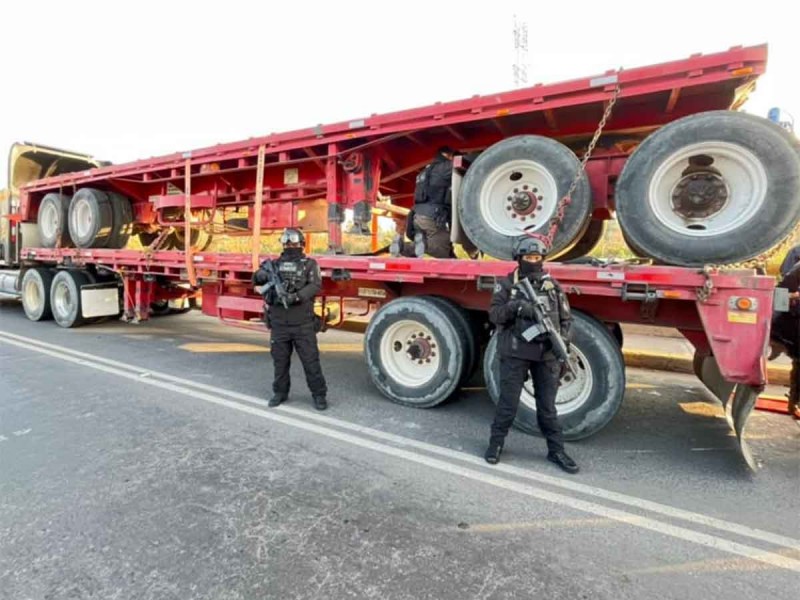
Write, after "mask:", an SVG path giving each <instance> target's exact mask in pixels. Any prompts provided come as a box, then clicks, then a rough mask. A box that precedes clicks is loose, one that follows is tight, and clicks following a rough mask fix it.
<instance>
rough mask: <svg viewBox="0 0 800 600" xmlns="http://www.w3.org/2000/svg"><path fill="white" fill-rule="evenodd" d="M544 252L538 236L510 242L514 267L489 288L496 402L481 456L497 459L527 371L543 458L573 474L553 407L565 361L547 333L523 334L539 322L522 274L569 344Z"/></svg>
mask: <svg viewBox="0 0 800 600" xmlns="http://www.w3.org/2000/svg"><path fill="white" fill-rule="evenodd" d="M546 254H547V247H546V246H545V244H544V243H543V242H542V241H541V240H539V239H536V238H532V237H523V238H520V239H519V240H517V242H516V244H515V247H514V259H515V260H516V261H517V263H518V265H519V267H518V269H516V270H514V271H513V272H512V273H510V274H509V276H508V277H506V278H504V279H501V280H500V281H499V282H498V283H497V284H496V285H495V288H494V295H493V296H492V305H491V308H490V309H489V319H490V320H491V321H492V323H494V324H495V325H497V327H498V332H497V335H498V336H499V337H498V340H497V341H498V344H497V349H498V352H499V354H500V401H499V402H498V403H497V409H496V412H495V417H494V423H492V430H491V437H490V438H489V447H488V448H487V450H486V454H485V456H484V458H485V459H486V462H488V463H490V464H496V463H497V462H499V460H500V454H501V452H502V451H503V442H504V441H505V438H506V435H507V434H508V430H509V428H510V427H511V424H512V423H513V422H514V417H516V415H517V407H518V406H519V397H520V394H521V393H522V386H523V385H524V383H525V378H526V377H527V375H528V373H530V375H531V377H532V378H533V387H534V394H535V396H536V418H537V420H538V422H539V429H540V430H541V432H542V435H544V437H545V438H546V439H547V450H548V452H547V458H548V460H550V461H552V462H554V463H555V464H557V465H558V466H559V467H561V469H563V470H564V471H566V472H567V473H577V472H578V465H577V464H576V463H575V461H574V460H572V459H571V458H570V457H569V456H568V455H567V453H566V452H565V451H564V439H563V436H562V434H561V426H560V424H559V422H558V413H557V412H556V394H557V393H558V386H559V382H560V380H561V376H562V375H563V373H564V371H565V370H566V364H565V363H559V361H558V360H557V359H556V356H555V355H554V354H553V352H552V344H551V341H550V338H549V336H548V334H547V333H540V334H538V335H536V336H535V337H533V338H532V339H531V341H529V342H528V341H525V338H524V337H523V333H524V332H528V331H530V330H531V327H533V326H535V325H543V323H537V320H536V311H535V310H534V305H533V303H532V302H531V301H530V299H529V298H528V297H527V296H526V294H525V293H524V291H523V290H524V288H523V289H521V285H520V281H521V280H522V278H527V279H528V280H529V281H530V283H531V285H532V287H533V289H534V290H535V291H536V294H537V295H538V296H540V297H541V298H542V300H543V306H542V309H543V316H544V318H545V319H546V318H547V317H549V320H550V322H551V323H552V324H553V326H554V327H555V328H556V329H558V330H559V331H558V333H560V335H561V337H562V339H563V340H564V342H565V344H567V348H569V333H570V328H571V325H572V316H571V314H570V308H569V302H568V301H567V296H566V294H564V292H563V291H562V289H561V286H559V285H558V283H557V282H556V281H555V280H554V279H552V278H551V277H550V275H548V274H547V273H545V272H544V270H543V268H542V267H543V265H542V261H543V260H544V257H545V256H546Z"/></svg>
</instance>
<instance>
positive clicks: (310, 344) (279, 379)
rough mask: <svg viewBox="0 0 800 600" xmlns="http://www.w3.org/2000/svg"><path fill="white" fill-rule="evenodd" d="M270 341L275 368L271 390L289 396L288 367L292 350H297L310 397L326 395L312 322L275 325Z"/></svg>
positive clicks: (326, 390) (326, 388)
mask: <svg viewBox="0 0 800 600" xmlns="http://www.w3.org/2000/svg"><path fill="white" fill-rule="evenodd" d="M269 344H270V352H271V353H272V364H273V367H274V371H275V372H274V379H273V381H272V391H273V392H274V393H275V394H276V395H280V396H288V395H289V387H290V386H291V380H290V377H289V368H290V367H291V364H292V350H297V355H298V356H299V357H300V362H301V363H302V364H303V370H304V371H305V374H306V383H307V384H308V389H310V390H311V394H312V395H313V396H325V395H326V394H327V392H328V386H327V384H326V383H325V376H324V375H323V374H322V365H321V364H320V362H319V347H318V346H317V332H316V329H315V328H314V323H313V322H309V323H303V324H301V325H274V326H273V327H272V334H271V336H270V340H269Z"/></svg>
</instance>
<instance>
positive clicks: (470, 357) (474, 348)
mask: <svg viewBox="0 0 800 600" xmlns="http://www.w3.org/2000/svg"><path fill="white" fill-rule="evenodd" d="M426 299H428V300H430V301H431V302H434V303H436V304H437V305H439V306H440V307H441V308H442V310H445V311H447V313H448V315H449V318H450V320H451V321H452V322H453V323H454V324H455V325H456V327H458V329H459V334H460V337H461V339H462V340H463V342H464V353H463V354H464V372H463V373H462V374H461V381H459V384H462V385H463V384H464V383H466V382H467V380H468V379H469V378H470V377H472V374H473V373H474V372H475V368H476V367H477V366H478V359H479V358H480V355H481V349H480V346H479V345H478V340H477V337H476V336H475V328H474V326H473V324H472V322H471V321H470V318H469V313H467V311H466V310H465V309H463V308H462V307H461V306H459V305H458V304H456V303H455V302H453V301H452V300H449V299H448V298H442V297H441V296H426Z"/></svg>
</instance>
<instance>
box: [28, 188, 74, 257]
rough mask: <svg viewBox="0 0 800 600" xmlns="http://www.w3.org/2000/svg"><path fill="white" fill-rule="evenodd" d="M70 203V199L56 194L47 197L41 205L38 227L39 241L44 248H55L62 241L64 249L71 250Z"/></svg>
mask: <svg viewBox="0 0 800 600" xmlns="http://www.w3.org/2000/svg"><path fill="white" fill-rule="evenodd" d="M69 201H70V197H69V196H67V195H65V194H57V193H55V192H53V193H50V194H47V195H45V197H44V198H42V202H41V204H39V214H38V216H37V217H36V226H37V228H38V230H39V240H40V241H41V243H42V246H43V247H44V248H55V247H56V246H57V245H58V242H59V240H60V241H61V247H62V248H69V247H71V246H72V245H73V244H72V238H71V237H70V235H69V225H67V222H68V221H69Z"/></svg>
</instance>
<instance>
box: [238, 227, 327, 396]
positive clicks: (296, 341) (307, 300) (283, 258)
mask: <svg viewBox="0 0 800 600" xmlns="http://www.w3.org/2000/svg"><path fill="white" fill-rule="evenodd" d="M281 244H282V245H283V252H282V253H281V255H280V256H279V257H278V259H277V260H274V261H264V262H263V263H261V266H260V267H259V269H258V271H256V272H255V274H254V275H253V283H255V284H256V285H258V286H265V288H264V289H265V290H266V291H265V292H262V293H264V301H265V302H266V304H267V312H266V322H267V327H268V328H269V329H270V330H271V331H272V335H271V338H270V348H271V354H272V362H273V365H274V370H275V374H274V380H273V382H272V391H273V393H274V395H273V396H272V399H271V400H270V401H269V406H278V405H279V404H280V403H281V402H285V401H286V399H287V398H288V397H289V386H290V380H289V367H290V365H291V360H292V349H295V350H297V354H298V355H299V356H300V361H301V362H302V363H303V370H304V371H305V374H306V382H307V383H308V387H309V389H310V390H311V394H312V396H313V398H314V408H316V409H317V410H325V409H326V408H328V402H327V399H326V396H327V393H328V387H327V384H326V383H325V377H324V375H323V374H322V366H321V365H320V361H319V347H318V346H317V332H318V331H319V329H320V323H321V320H320V319H319V317H317V316H316V315H315V314H314V297H315V296H316V295H317V294H318V293H319V291H320V289H321V288H322V278H321V277H320V272H319V265H317V262H316V261H315V260H314V259H312V258H308V257H307V256H306V255H305V254H304V253H303V248H304V246H305V237H304V236H303V232H302V231H300V230H299V229H293V228H290V229H286V230H285V231H284V232H283V234H282V235H281ZM267 263H271V265H272V269H270V268H269V266H270V265H268V264H267ZM270 270H272V273H270ZM276 277H277V280H276Z"/></svg>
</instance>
